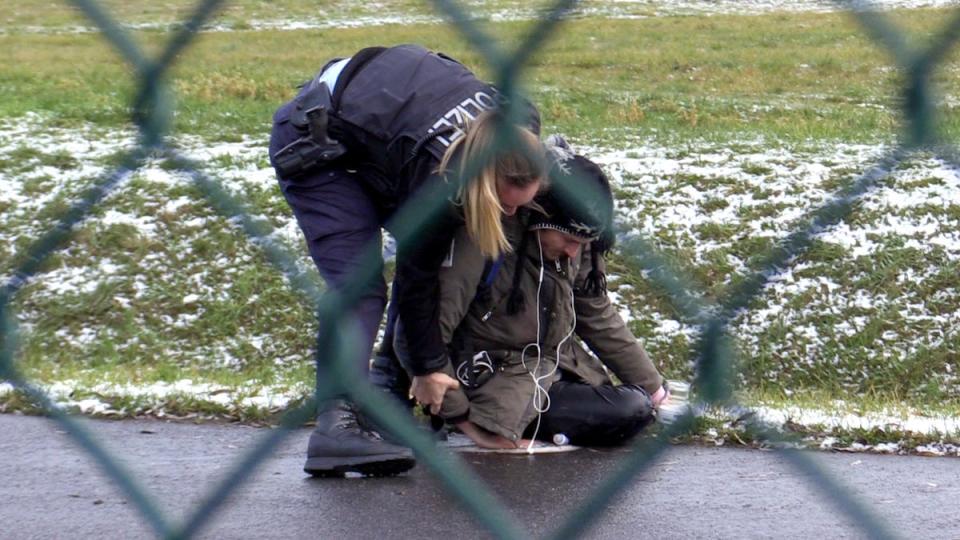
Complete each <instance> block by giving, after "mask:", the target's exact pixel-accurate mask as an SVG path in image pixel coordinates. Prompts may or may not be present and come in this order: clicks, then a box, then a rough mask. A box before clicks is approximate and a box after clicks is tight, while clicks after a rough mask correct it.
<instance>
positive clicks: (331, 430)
mask: <svg viewBox="0 0 960 540" xmlns="http://www.w3.org/2000/svg"><path fill="white" fill-rule="evenodd" d="M502 99H503V98H502V97H501V96H500V95H499V94H498V92H497V90H496V89H495V88H494V87H492V86H491V85H489V84H487V83H484V82H482V81H480V80H478V79H477V78H476V77H475V76H474V75H473V73H471V72H470V71H469V70H468V69H467V68H465V67H464V66H463V65H461V64H459V63H458V62H456V61H454V60H453V59H451V58H449V57H446V56H444V55H442V54H438V53H434V52H431V51H428V50H426V49H424V48H422V47H419V46H416V45H401V46H396V47H390V48H384V47H372V48H367V49H363V50H361V51H359V52H357V53H356V54H354V55H353V56H351V57H350V58H343V59H335V60H332V61H330V62H328V63H327V65H326V66H325V67H324V68H323V69H322V70H321V71H320V73H319V75H317V76H316V77H315V78H314V79H312V80H311V81H309V82H308V83H306V84H305V85H304V86H303V87H302V89H301V91H300V93H299V94H298V95H297V97H296V98H294V99H293V100H292V101H290V102H289V103H287V104H285V105H283V106H282V107H280V109H278V110H277V112H276V114H275V115H274V125H273V131H272V134H271V139H270V159H271V164H272V165H273V166H274V168H275V170H276V172H277V178H278V181H279V183H280V188H281V191H282V192H283V195H284V197H285V198H286V200H287V203H288V204H289V205H290V207H291V209H292V210H293V213H294V215H295V216H296V218H297V222H298V224H299V225H300V228H301V229H302V231H303V233H304V237H305V239H306V241H307V247H308V249H309V251H310V255H311V257H312V258H313V260H314V262H315V264H316V265H317V268H318V269H319V271H320V274H321V275H322V276H323V278H324V280H325V281H326V282H327V285H328V286H329V287H331V288H333V289H336V288H339V287H343V286H345V285H347V284H348V283H349V282H350V280H351V277H353V276H355V275H357V274H358V269H359V266H358V265H359V264H360V260H359V258H360V255H361V253H362V252H363V251H364V250H365V249H368V247H369V246H370V245H371V244H372V243H376V244H377V245H379V242H380V241H381V240H380V238H381V227H386V228H387V229H389V228H390V219H391V217H392V216H393V215H394V214H395V213H396V212H397V211H398V210H399V209H400V208H403V207H404V205H406V204H408V203H410V204H424V203H423V202H422V201H420V202H417V201H418V199H417V196H418V194H420V193H426V192H428V191H431V190H433V189H434V188H436V187H437V186H442V185H443V183H445V182H461V181H462V183H460V184H459V185H458V186H454V188H455V189H454V192H455V195H454V196H453V197H452V198H451V199H450V200H449V201H446V202H445V203H444V205H443V207H442V208H441V209H440V211H439V212H437V213H436V214H435V217H434V218H433V219H432V220H431V224H430V225H429V226H428V227H427V228H426V230H424V231H421V232H420V233H419V234H418V235H417V238H415V239H412V240H410V241H408V242H403V243H401V244H400V245H399V246H398V251H397V269H396V277H395V280H394V287H393V292H394V300H395V305H396V310H397V313H398V315H399V319H400V320H401V321H402V323H403V324H402V328H403V333H404V338H405V339H406V342H407V343H409V345H410V350H411V358H410V362H411V366H410V368H411V372H412V374H413V380H412V387H411V391H412V393H413V394H414V397H415V398H416V399H417V400H418V401H419V402H421V403H423V404H424V405H427V406H430V407H431V408H434V409H438V408H439V406H440V403H441V402H442V400H443V396H444V394H445V393H446V391H447V390H450V389H453V388H456V387H457V382H456V381H455V380H453V379H451V378H450V377H448V376H447V375H445V374H444V373H442V369H443V367H444V366H445V365H446V364H447V352H446V348H445V346H444V343H443V340H442V338H441V335H440V327H439V322H438V312H439V309H438V303H439V285H438V278H437V276H438V273H439V270H440V267H441V265H442V264H443V261H444V259H445V258H446V257H447V255H448V253H449V251H450V250H451V241H452V239H453V236H454V233H455V232H456V230H457V229H458V228H459V227H460V226H465V227H466V229H467V231H469V234H470V237H471V239H472V240H474V241H475V242H476V243H477V245H478V246H479V247H480V250H481V251H482V252H483V254H484V255H485V256H487V257H489V258H496V257H498V256H499V255H500V254H501V253H503V252H506V251H509V250H510V244H509V242H508V241H507V239H506V237H505V235H504V231H503V228H502V225H501V216H502V215H512V214H514V213H515V212H516V211H517V209H518V208H519V207H521V206H524V205H527V204H528V203H530V202H531V201H532V200H533V198H534V196H535V195H536V193H537V192H538V190H539V189H540V188H541V187H542V183H543V181H544V179H545V176H546V174H547V172H546V166H545V157H544V150H543V147H542V146H541V144H540V142H539V140H538V137H537V134H538V133H539V115H538V113H537V112H536V110H535V109H534V108H533V107H532V106H529V107H528V108H529V112H530V114H529V119H528V121H527V122H525V124H526V125H524V126H510V127H508V128H506V130H507V131H504V130H503V128H502V127H500V128H498V126H500V124H501V123H502V122H500V120H499V118H498V115H497V113H496V112H495V111H496V109H498V107H499V105H500V103H501V101H502ZM498 135H506V136H507V140H508V141H509V145H510V146H509V148H510V149H509V150H499V151H497V152H495V153H494V152H491V151H492V150H494V149H495V148H496V146H497V144H495V143H499V142H501V141H497V140H495V139H496V137H497V136H498ZM484 156H489V157H488V158H487V159H485V160H484V161H482V162H481V166H480V167H479V168H478V167H474V166H473V165H474V164H475V162H477V161H478V158H481V157H484ZM470 172H475V174H473V175H472V177H467V178H464V173H470ZM411 201H412V202H411ZM424 211H426V208H424ZM380 264H381V265H382V261H380ZM377 276H378V277H377V279H376V280H374V281H373V282H371V283H367V284H366V285H365V287H364V293H363V295H362V297H361V298H360V300H359V302H357V304H356V305H355V306H354V307H353V308H352V311H351V313H350V315H351V316H353V317H354V318H355V320H356V321H357V323H358V324H359V326H360V327H361V328H362V331H363V335H364V338H363V339H364V341H363V343H362V344H361V346H359V347H358V348H357V351H358V352H357V357H356V358H355V359H354V361H355V362H356V366H357V369H358V370H362V371H364V372H366V370H367V367H368V362H369V357H370V352H371V349H372V347H373V342H374V340H375V338H376V335H377V330H378V327H379V324H380V320H381V318H382V316H383V309H384V306H385V304H386V284H385V283H384V281H383V278H382V277H380V276H382V273H381V272H378V273H377ZM326 360H327V359H326V358H325V357H324V355H323V354H320V355H318V361H317V381H318V384H319V383H320V382H321V381H323V379H324V378H325V377H328V376H329V375H328V369H327V368H328V366H327V365H326V363H325V362H326ZM357 420H358V419H357V413H356V411H355V410H354V408H353V407H352V406H351V405H350V404H349V403H347V402H346V401H344V400H342V399H336V400H329V401H327V402H325V403H323V404H322V405H320V407H319V409H318V414H317V426H316V429H315V430H314V431H313V433H312V434H311V436H310V441H309V444H308V449H307V462H306V464H305V465H304V470H305V471H306V472H308V473H310V474H312V475H314V476H340V475H342V474H343V473H346V472H357V473H361V474H366V475H393V474H398V473H400V472H403V471H405V470H407V469H409V468H411V467H413V465H414V463H415V461H414V458H413V454H412V453H411V451H410V449H408V448H404V447H402V446H399V445H395V444H391V443H388V442H386V441H384V440H383V439H382V438H381V437H380V436H379V434H378V433H376V432H375V431H373V430H372V429H370V427H369V425H363V426H361V425H360V424H358V421H357Z"/></svg>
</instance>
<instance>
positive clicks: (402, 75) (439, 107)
mask: <svg viewBox="0 0 960 540" xmlns="http://www.w3.org/2000/svg"><path fill="white" fill-rule="evenodd" d="M363 52H364V51H361V53H358V55H357V57H355V58H362V60H363V62H364V63H363V65H362V66H359V68H358V69H356V70H355V71H354V70H351V69H350V66H349V65H348V66H347V67H346V68H345V70H344V74H342V75H341V77H342V78H343V77H344V76H345V75H346V76H347V77H348V78H347V80H338V81H337V85H336V88H335V90H334V96H333V103H334V116H335V118H336V121H337V123H338V125H336V126H335V129H337V130H342V132H343V133H344V134H345V135H346V136H347V137H346V139H347V143H348V147H349V146H353V147H354V148H353V149H354V150H356V151H359V152H362V153H363V154H364V159H367V160H370V161H372V162H374V163H375V164H376V165H377V166H378V168H380V169H381V170H382V171H384V172H385V174H387V175H391V173H392V174H397V173H399V172H400V171H401V170H402V169H403V168H404V167H405V166H406V165H407V163H408V162H409V161H410V160H411V159H413V158H415V157H417V155H418V154H419V153H420V152H421V151H426V152H427V153H429V155H431V156H432V157H433V158H434V159H437V160H439V159H441V158H442V157H443V154H444V152H445V151H446V149H447V147H449V146H450V144H451V143H452V142H453V141H455V140H456V139H457V138H459V137H461V136H463V127H464V126H465V125H466V124H468V123H469V122H470V121H472V120H474V119H475V118H476V117H477V116H478V115H479V114H480V113H482V112H483V111H485V110H489V109H493V108H495V107H496V106H497V105H498V103H499V102H500V100H501V99H502V97H501V95H500V94H499V93H498V92H497V90H496V88H494V87H493V86H492V85H490V84H487V83H485V82H482V81H480V80H478V79H477V78H476V76H475V75H474V74H473V73H472V72H470V70H468V69H467V68H466V67H464V66H463V65H462V64H460V63H459V62H457V61H456V60H453V59H452V58H450V57H448V56H445V55H443V54H440V53H434V52H430V51H428V50H427V49H424V48H423V47H420V46H417V45H400V46H397V47H391V48H388V49H383V50H380V51H376V54H375V56H373V57H372V58H368V57H365V56H369V55H363ZM532 123H534V122H532ZM531 127H533V128H534V130H535V131H537V132H539V118H536V121H535V125H533V126H531Z"/></svg>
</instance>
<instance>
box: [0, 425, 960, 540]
mask: <svg viewBox="0 0 960 540" xmlns="http://www.w3.org/2000/svg"><path fill="white" fill-rule="evenodd" d="M87 425H88V426H89V427H90V429H91V430H92V431H93V432H94V433H95V434H96V436H97V437H98V440H100V441H101V442H103V444H105V445H106V446H107V447H108V448H109V449H111V451H112V452H113V453H115V454H117V455H120V456H122V458H123V462H124V464H125V465H126V466H127V467H128V468H129V469H131V470H132V471H134V472H136V473H137V475H138V478H139V481H140V483H141V484H142V485H143V486H145V487H146V488H147V489H148V490H149V491H150V492H151V493H152V494H153V495H154V498H155V500H156V501H157V502H158V504H159V505H160V506H161V507H162V508H163V511H164V513H165V514H166V515H168V516H170V517H171V518H173V519H176V520H182V519H184V518H185V517H186V516H187V515H189V514H190V512H191V511H193V510H194V509H195V508H196V505H197V504H198V503H199V501H201V500H203V497H204V495H205V493H206V492H207V490H209V489H210V488H211V487H212V486H213V485H216V484H217V483H218V482H219V481H220V480H221V479H222V478H223V476H224V475H225V474H226V473H227V471H228V470H229V469H230V465H231V463H233V462H234V461H235V460H236V459H238V458H239V457H240V456H241V455H242V454H243V453H244V452H245V451H246V450H247V449H248V448H249V447H250V446H251V445H252V444H253V442H254V441H256V440H258V438H259V437H261V436H263V435H264V434H265V433H266V430H264V429H257V428H250V427H244V426H235V425H191V424H178V423H168V422H162V421H87ZM308 435H309V431H307V430H301V431H298V432H296V433H294V434H292V435H291V436H290V437H289V438H288V439H287V440H285V441H284V442H283V443H282V444H281V445H280V447H279V448H278V450H277V451H275V452H274V453H273V455H272V456H271V457H270V458H269V459H267V460H266V461H265V462H264V463H263V464H262V465H261V467H260V468H259V469H258V470H257V471H256V472H255V473H254V474H253V475H252V477H251V478H250V479H249V480H248V481H247V482H246V483H244V484H242V486H241V487H240V489H239V490H238V491H237V492H235V493H234V494H233V495H232V496H231V497H230V499H229V501H228V503H227V506H225V507H224V508H223V509H222V510H221V511H220V512H219V513H217V514H215V516H214V518H213V519H212V521H211V522H209V523H208V524H207V525H206V526H205V527H204V528H203V529H202V530H201V531H200V536H201V537H204V538H337V539H340V538H376V539H388V538H456V539H457V540H463V539H469V538H486V537H489V533H488V532H486V530H485V529H483V528H481V527H480V526H479V525H478V524H477V522H476V521H475V520H474V519H473V518H472V517H471V516H470V514H469V513H467V512H466V511H464V510H462V509H461V508H460V507H459V505H458V504H457V502H456V501H455V499H454V498H453V497H452V496H450V495H449V494H448V493H447V492H446V491H445V490H444V489H443V487H442V486H441V485H440V483H439V482H438V481H437V480H435V479H434V477H433V475H432V473H431V472H430V471H429V470H428V469H427V468H425V467H423V466H418V467H416V468H415V469H414V470H413V471H411V473H409V474H407V475H405V476H402V477H399V478H390V479H341V480H314V479H311V478H310V477H308V476H306V475H304V474H303V472H302V470H301V467H302V465H303V457H304V456H303V453H304V451H305V448H306V440H307V437H308ZM810 455H811V456H812V457H813V458H815V459H816V462H817V463H818V464H819V465H820V466H821V467H823V468H824V469H825V470H827V471H828V472H830V473H831V474H832V475H833V476H834V477H835V478H837V479H838V480H839V481H840V482H841V483H842V484H843V485H844V486H846V487H847V488H848V489H849V490H850V491H851V492H852V493H854V494H856V496H857V497H858V498H861V499H862V500H863V501H864V502H865V504H866V506H867V507H868V508H869V509H870V511H871V512H873V513H874V514H875V515H877V516H879V517H880V518H881V519H882V520H883V521H884V522H885V523H886V524H888V525H889V529H890V530H891V531H893V532H895V533H896V534H898V535H899V536H903V537H910V538H914V539H915V538H957V539H960V504H958V503H960V461H958V460H957V459H955V458H924V457H897V456H879V455H864V454H842V453H836V454H831V453H811V454H810ZM461 456H462V457H463V459H464V461H465V462H467V463H468V465H469V466H470V467H471V468H472V469H473V470H474V471H475V472H476V473H477V474H478V475H479V476H480V477H482V478H483V479H484V480H486V481H487V482H488V483H489V485H490V487H491V489H492V490H493V491H494V492H495V493H496V494H497V495H498V496H499V497H500V498H501V499H502V500H503V502H504V503H505V504H506V506H507V507H508V508H509V509H511V511H512V512H514V515H515V516H516V517H517V519H518V521H519V522H520V523H522V524H523V525H524V526H525V527H526V528H527V529H528V530H529V531H530V533H531V536H538V537H542V536H545V535H547V534H548V533H550V532H552V531H554V530H555V529H556V527H557V526H558V525H559V524H560V523H561V522H562V520H563V518H564V517H565V516H567V515H569V512H570V511H571V510H572V509H574V508H576V507H577V505H578V504H579V502H580V501H582V500H583V499H584V498H586V497H587V496H588V495H589V493H590V492H591V491H592V490H593V489H594V488H596V487H597V486H598V485H599V484H600V483H601V481H602V480H603V479H604V478H605V477H606V475H608V474H610V473H612V472H613V471H615V470H617V466H618V463H619V460H620V459H621V458H622V456H623V451H622V450H618V451H604V452H598V451H591V450H579V451H576V452H571V453H565V454H544V455H537V456H504V455H487V454H462V455H461ZM0 501H2V502H0V538H2V539H21V538H70V539H79V538H150V537H152V536H153V531H152V529H151V528H150V527H149V526H148V525H147V523H146V521H145V520H144V519H143V518H142V517H141V516H140V514H139V512H138V511H137V510H136V508H135V506H134V505H133V504H132V503H130V502H129V501H127V500H125V496H124V494H123V493H121V492H120V490H119V489H118V488H116V487H115V486H114V485H113V484H112V482H111V481H109V480H107V479H106V477H105V476H104V475H103V473H102V472H101V471H100V469H99V468H98V467H97V466H96V465H94V463H93V461H92V460H91V458H90V457H89V456H87V455H86V454H85V453H83V452H82V451H81V450H79V449H78V448H77V447H76V445H75V444H74V443H73V441H72V440H71V439H69V438H68V437H67V436H66V435H65V434H64V433H63V432H62V431H61V429H60V427H59V426H58V425H56V424H55V423H53V422H52V421H50V420H47V419H43V418H35V417H23V416H15V415H0ZM589 537H591V538H641V537H651V538H824V539H828V538H861V537H865V533H864V532H863V531H862V530H860V529H858V528H857V527H855V526H854V525H852V523H851V522H850V520H849V519H848V517H847V516H846V515H845V514H843V513H842V512H840V511H839V510H838V509H837V508H836V507H834V506H832V505H831V504H830V502H829V501H828V499H827V497H826V496H825V494H824V493H823V492H822V490H820V489H819V488H815V487H812V486H811V484H810V483H809V482H808V481H807V479H806V477H805V475H804V474H803V473H801V472H800V471H798V470H797V469H796V468H794V467H792V466H791V465H790V464H789V463H788V462H786V461H785V459H784V457H783V455H782V454H780V453H779V452H772V451H757V450H746V449H735V448H705V447H696V446H674V447H672V448H671V449H670V451H669V452H667V453H666V454H664V455H663V456H662V457H661V458H660V459H659V461H657V462H656V464H655V465H654V466H653V467H652V468H650V469H649V470H647V471H644V472H643V473H642V474H641V475H640V476H639V477H638V478H637V479H635V480H634V481H633V483H632V484H631V485H630V487H629V488H628V489H627V490H626V491H625V492H623V493H622V494H621V495H620V496H618V497H617V498H616V499H615V500H614V501H613V502H611V503H610V504H609V506H608V508H607V510H606V512H605V513H604V514H603V515H602V516H601V517H600V518H599V519H598V520H597V522H596V523H595V525H594V526H593V527H592V528H591V532H590V534H589Z"/></svg>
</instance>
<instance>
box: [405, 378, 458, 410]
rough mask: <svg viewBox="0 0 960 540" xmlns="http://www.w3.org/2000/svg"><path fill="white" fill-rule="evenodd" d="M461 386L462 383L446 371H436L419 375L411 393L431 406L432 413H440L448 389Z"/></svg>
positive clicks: (421, 401)
mask: <svg viewBox="0 0 960 540" xmlns="http://www.w3.org/2000/svg"><path fill="white" fill-rule="evenodd" d="M457 388H460V383H458V382H457V381H456V379H454V378H453V377H450V376H449V375H447V374H446V373H441V372H439V371H438V372H436V373H430V374H428V375H418V376H415V377H414V378H413V384H411V385H410V394H411V395H412V396H413V398H414V399H416V400H417V403H419V404H421V405H426V406H427V407H429V408H430V414H440V405H442V404H443V396H444V394H446V393H447V390H456V389H457Z"/></svg>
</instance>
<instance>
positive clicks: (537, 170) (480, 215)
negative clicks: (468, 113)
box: [440, 111, 547, 258]
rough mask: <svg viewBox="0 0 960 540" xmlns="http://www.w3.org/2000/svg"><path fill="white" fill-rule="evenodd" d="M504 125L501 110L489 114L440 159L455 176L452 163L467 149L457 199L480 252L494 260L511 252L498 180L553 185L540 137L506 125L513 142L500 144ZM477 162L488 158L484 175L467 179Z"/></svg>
mask: <svg viewBox="0 0 960 540" xmlns="http://www.w3.org/2000/svg"><path fill="white" fill-rule="evenodd" d="M503 122H505V120H504V119H503V117H502V116H500V115H498V114H497V112H496V111H487V112H484V113H483V114H481V115H480V116H478V117H477V119H476V120H474V121H473V122H471V123H470V125H469V126H468V127H467V130H466V133H464V135H463V136H461V137H460V138H458V139H457V140H456V141H454V142H453V144H451V145H450V147H449V148H447V151H446V153H445V154H444V155H443V159H442V160H441V161H440V171H441V172H442V173H444V175H445V176H449V175H448V174H447V173H448V172H449V166H450V162H451V161H452V160H454V154H456V153H457V151H458V150H460V149H462V152H460V154H459V156H458V157H457V158H456V159H457V160H458V162H459V163H458V166H457V171H456V172H457V173H459V178H458V179H459V180H460V182H461V184H460V189H459V191H458V194H457V199H458V201H459V203H460V204H462V205H463V217H464V220H465V221H466V226H467V233H468V234H469V235H470V238H471V239H473V241H474V242H476V243H477V246H478V247H479V248H480V252H481V253H482V254H483V255H485V256H487V257H491V258H496V257H499V256H500V255H501V254H503V253H509V252H510V251H511V248H510V242H509V241H508V240H507V237H506V234H504V231H503V225H502V223H501V221H500V220H501V218H502V217H503V205H501V204H500V197H499V196H498V195H497V181H498V180H501V181H503V182H506V183H507V184H508V185H511V186H515V187H521V188H523V187H527V186H529V185H531V184H533V183H535V182H541V183H543V184H545V183H546V181H547V166H546V163H547V159H546V152H545V150H544V147H543V145H542V144H541V143H540V139H539V138H538V137H537V136H536V135H535V134H534V133H533V132H531V131H530V130H528V129H525V128H522V127H519V126H515V125H510V126H507V127H506V129H507V130H509V131H508V132H507V136H508V137H509V139H508V140H506V141H502V142H499V144H498V141H497V140H496V137H497V135H498V129H499V130H504V128H503V127H501V125H502V123H503ZM476 160H483V161H481V162H480V163H482V165H481V166H480V168H479V172H478V173H477V174H476V175H474V176H472V177H470V178H467V177H466V173H467V167H468V166H469V167H476V166H477V163H475V161H476Z"/></svg>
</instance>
